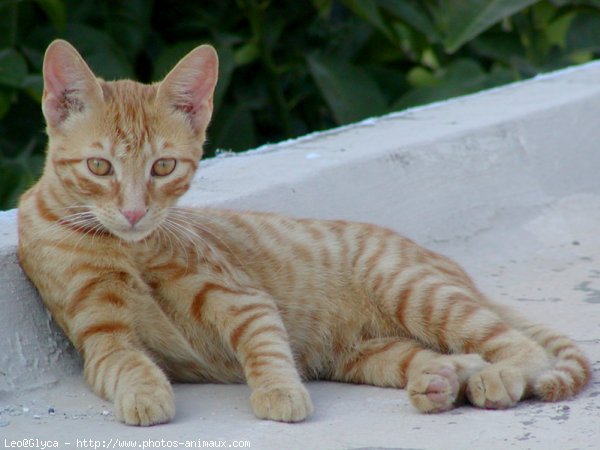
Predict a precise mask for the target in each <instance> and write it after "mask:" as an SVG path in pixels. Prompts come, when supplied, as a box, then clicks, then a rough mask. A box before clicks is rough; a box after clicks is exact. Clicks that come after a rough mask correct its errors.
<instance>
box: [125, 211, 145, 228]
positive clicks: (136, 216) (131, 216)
mask: <svg viewBox="0 0 600 450" xmlns="http://www.w3.org/2000/svg"><path fill="white" fill-rule="evenodd" d="M121 214H123V215H124V216H125V217H126V218H127V220H128V221H129V223H130V224H131V226H134V225H135V224H136V223H138V222H139V221H140V220H141V219H142V217H144V216H145V215H146V210H145V209H132V210H128V211H121Z"/></svg>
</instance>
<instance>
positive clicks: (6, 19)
mask: <svg viewBox="0 0 600 450" xmlns="http://www.w3.org/2000/svg"><path fill="white" fill-rule="evenodd" d="M17 19H18V9H17V2H7V3H4V4H2V3H0V30H2V31H1V32H0V48H6V47H14V46H15V44H16V43H17V29H18V20H17Z"/></svg>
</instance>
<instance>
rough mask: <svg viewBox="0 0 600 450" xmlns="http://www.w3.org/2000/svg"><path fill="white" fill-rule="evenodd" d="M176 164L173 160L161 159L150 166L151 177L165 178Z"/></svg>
mask: <svg viewBox="0 0 600 450" xmlns="http://www.w3.org/2000/svg"><path fill="white" fill-rule="evenodd" d="M176 164H177V162H176V161H175V159H174V158H162V159H159V160H157V161H156V162H155V163H154V165H153V166H152V175H153V176H155V177H166V176H167V175H170V174H171V173H172V172H173V171H174V170H175V165H176Z"/></svg>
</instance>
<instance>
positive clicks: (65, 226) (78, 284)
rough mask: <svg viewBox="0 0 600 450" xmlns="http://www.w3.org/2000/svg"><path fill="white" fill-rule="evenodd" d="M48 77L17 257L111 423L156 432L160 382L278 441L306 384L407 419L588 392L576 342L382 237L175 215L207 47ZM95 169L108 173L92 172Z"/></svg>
mask: <svg viewBox="0 0 600 450" xmlns="http://www.w3.org/2000/svg"><path fill="white" fill-rule="evenodd" d="M44 75H45V82H46V92H45V98H44V113H45V115H46V118H47V122H48V134H49V147H48V157H47V163H46V167H45V170H44V173H43V175H42V177H41V179H40V180H39V181H38V183H37V184H36V185H35V186H33V187H32V188H31V189H30V190H29V191H28V192H27V193H26V194H25V195H23V197H22V199H21V202H20V206H19V236H20V240H19V257H20V261H21V264H22V266H23V268H24V269H25V271H26V272H27V274H28V276H29V277H30V278H31V280H32V281H33V282H34V284H35V285H36V287H37V288H38V290H39V291H40V293H41V295H42V297H43V299H44V302H45V303H46V305H47V306H48V308H49V309H50V311H51V313H52V315H53V317H54V318H55V320H56V321H57V322H58V323H59V324H60V325H61V327H62V328H63V329H64V330H65V332H66V334H67V335H68V336H69V338H70V339H71V341H72V342H73V344H74V345H75V346H76V348H77V349H78V350H79V352H80V354H81V355H82V357H83V360H84V377H85V379H86V381H87V383H88V384H89V385H90V386H91V387H92V389H93V390H94V391H95V392H96V393H98V395H100V396H102V397H104V398H107V399H109V400H112V401H114V402H115V411H116V415H117V416H118V417H119V418H120V419H121V420H123V421H124V422H126V423H128V424H140V425H150V424H155V423H161V422H166V421H168V420H170V419H171V418H172V417H173V415H174V403H173V394H172V390H171V385H170V380H172V381H184V382H223V383H237V382H243V381H245V382H247V383H248V385H249V386H250V387H251V389H252V395H251V398H250V401H251V404H252V407H253V409H254V412H255V413H256V415H257V416H258V417H261V418H267V419H273V420H281V421H290V422H293V421H299V420H303V419H304V418H305V417H307V416H308V415H309V414H310V413H311V411H312V405H311V401H310V398H309V395H308V392H307V390H306V389H305V387H304V386H303V384H302V380H305V379H326V380H338V381H345V382H351V383H367V384H373V385H377V386H390V387H397V388H406V389H407V390H408V394H409V397H410V399H411V401H412V403H413V404H414V405H415V407H416V408H417V409H418V410H420V411H423V412H439V411H445V410H448V409H450V408H452V407H454V406H456V405H457V404H459V403H460V402H461V401H463V399H467V400H468V401H470V402H471V403H472V404H473V405H475V406H478V407H482V408H507V407H510V406H513V405H515V404H516V403H517V402H518V401H519V400H521V399H523V398H525V397H528V396H536V397H539V398H541V399H543V400H546V401H557V400H562V399H565V398H568V397H570V396H573V395H575V394H577V393H578V392H579V391H581V390H582V389H583V388H584V387H585V386H586V384H587V383H588V381H589V379H590V368H589V364H588V362H587V360H586V358H585V356H584V355H583V354H582V352H581V351H580V350H579V349H578V348H577V347H576V346H575V345H574V344H573V342H572V341H570V340H569V339H568V338H566V337H565V336H562V335H560V334H558V333H556V332H554V331H551V330H549V329H547V328H545V327H542V326H540V325H535V324H532V323H530V322H528V321H526V320H525V319H523V318H521V317H519V316H517V315H516V314H515V313H514V312H512V311H509V310H507V309H505V308H503V307H500V306H499V305H496V304H493V303H491V302H490V301H489V300H488V299H487V298H486V297H485V296H484V295H483V294H481V293H480V292H479V291H478V289H477V288H476V287H475V285H474V283H473V282H472V280H471V279H470V278H469V277H468V275H467V274H465V272H464V271H463V270H462V269H461V268H460V267H458V266H457V265H456V264H455V263H454V262H452V261H450V260H449V259H447V258H445V257H443V256H440V255H437V254H435V253H433V252H431V251H428V250H426V249H423V248H421V247H419V246H418V245H416V244H415V243H414V242H412V241H410V240H409V239H406V238H404V237H401V236H399V235H397V234H396V233H394V232H392V231H390V230H387V229H383V228H380V227H377V226H374V225H368V224H359V223H349V222H343V221H319V220H309V219H292V218H289V217H283V216H279V215H274V214H266V213H252V212H234V211H227V210H213V209H186V208H178V207H176V206H175V202H176V201H177V199H178V198H179V197H180V196H181V194H183V193H184V192H185V191H186V190H187V189H188V187H189V184H190V182H191V180H192V177H193V174H194V172H195V170H196V166H197V161H198V160H199V159H200V157H201V154H202V143H203V142H204V133H205V129H206V127H207V125H208V121H209V119H210V110H211V108H212V90H213V88H214V83H215V82H216V56H215V55H214V52H213V51H212V50H211V49H210V48H207V47H200V48H199V49H196V50H194V51H193V52H192V53H190V54H189V55H188V56H187V57H186V58H184V59H183V60H182V62H181V63H180V64H179V65H177V66H176V68H175V69H173V71H172V72H171V73H170V74H169V75H168V76H167V78H166V79H165V80H164V81H163V82H161V83H160V84H155V85H149V86H146V85H142V84H138V83H134V82H131V81H118V82H104V81H102V80H97V79H95V78H94V77H93V75H92V74H91V71H89V69H88V68H87V66H86V65H85V63H84V62H83V60H82V59H81V58H80V57H79V55H78V54H77V53H76V51H75V50H74V49H73V48H72V47H70V45H68V44H67V43H65V42H64V41H57V42H56V43H54V44H52V45H51V47H50V48H49V50H48V52H47V55H46V60H45V68H44ZM98 158H101V159H103V160H105V161H108V162H109V163H110V167H111V171H112V172H110V171H106V170H104V171H103V172H102V173H103V175H98V174H95V173H93V172H92V169H93V167H92V168H89V166H88V165H87V164H88V162H89V160H90V159H96V160H97V159H98ZM165 158H166V159H175V160H176V165H175V168H174V170H173V172H172V173H169V174H167V175H164V176H163V175H162V174H161V176H158V175H156V172H155V171H154V170H153V164H154V163H155V162H156V161H158V160H161V159H163V160H164V159H165ZM94 167H95V166H94ZM98 167H102V168H103V169H106V168H107V167H108V166H106V164H104V163H102V165H100V166H98ZM161 167H163V168H164V167H168V168H170V167H172V164H164V165H163V166H161ZM169 170H170V169H169ZM167 171H168V170H167ZM104 172H106V173H104Z"/></svg>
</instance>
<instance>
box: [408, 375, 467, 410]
mask: <svg viewBox="0 0 600 450" xmlns="http://www.w3.org/2000/svg"><path fill="white" fill-rule="evenodd" d="M406 390H407V391H408V396H409V398H410V401H411V403H412V404H413V406H414V407H415V408H417V409H418V410H419V411H421V412H425V413H436V412H442V411H447V410H449V409H451V408H453V407H454V403H455V402H456V400H457V398H458V394H459V391H460V382H459V378H458V374H457V373H456V370H455V368H454V367H453V366H452V365H450V364H445V365H437V364H436V365H432V366H431V367H425V368H423V370H422V371H421V373H420V374H419V375H417V376H415V377H413V378H411V379H410V380H409V381H408V385H407V387H406Z"/></svg>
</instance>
